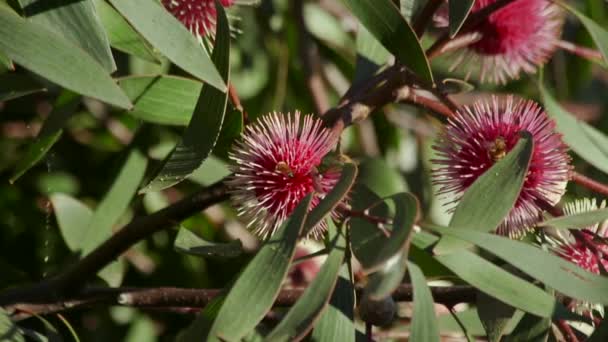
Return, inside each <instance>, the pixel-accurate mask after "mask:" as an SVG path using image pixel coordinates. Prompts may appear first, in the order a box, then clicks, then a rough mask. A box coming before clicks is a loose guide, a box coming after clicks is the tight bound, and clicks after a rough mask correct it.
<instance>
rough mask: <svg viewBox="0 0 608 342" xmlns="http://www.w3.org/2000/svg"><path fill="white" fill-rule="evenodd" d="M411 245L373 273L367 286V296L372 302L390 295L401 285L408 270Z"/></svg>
mask: <svg viewBox="0 0 608 342" xmlns="http://www.w3.org/2000/svg"><path fill="white" fill-rule="evenodd" d="M408 251H409V244H407V245H406V246H405V248H404V249H403V251H401V253H398V254H396V255H394V256H393V257H391V258H390V259H389V260H388V261H387V262H386V263H385V264H384V265H383V266H382V268H381V269H380V270H379V271H378V272H376V273H373V274H372V275H371V276H370V277H369V280H368V282H367V285H365V292H364V293H365V296H366V297H369V298H371V299H372V300H373V299H375V300H381V299H383V298H386V297H388V296H390V294H391V293H392V292H393V291H394V290H395V289H396V288H397V287H398V286H399V284H401V282H402V281H403V276H404V275H405V271H406V270H407V259H408Z"/></svg>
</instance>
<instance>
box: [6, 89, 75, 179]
mask: <svg viewBox="0 0 608 342" xmlns="http://www.w3.org/2000/svg"><path fill="white" fill-rule="evenodd" d="M79 103H80V96H78V95H77V94H74V93H72V92H71V91H67V90H64V91H63V93H62V94H61V95H59V97H58V98H57V100H55V105H54V107H53V111H52V112H51V114H49V116H48V117H47V118H46V120H44V124H43V125H42V128H41V129H40V132H38V136H37V137H36V139H35V140H34V141H33V142H32V143H31V144H30V146H29V147H28V149H27V151H26V152H25V153H24V155H23V156H22V157H21V159H20V160H19V162H18V163H17V166H16V167H15V173H14V174H13V176H12V177H11V179H10V182H11V183H14V182H15V181H16V180H17V179H19V177H21V176H22V175H23V174H24V173H25V172H27V171H28V170H29V169H31V168H32V167H33V166H34V165H36V164H38V162H40V160H42V158H44V156H45V155H46V154H47V153H48V151H50V150H51V148H52V147H53V145H54V144H55V143H56V142H57V140H59V137H61V134H62V133H63V126H64V125H65V124H66V122H67V121H68V119H69V118H70V117H71V116H72V114H73V113H74V111H75V110H76V107H77V106H78V104H79Z"/></svg>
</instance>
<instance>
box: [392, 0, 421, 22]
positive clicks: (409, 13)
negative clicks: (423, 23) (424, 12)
mask: <svg viewBox="0 0 608 342" xmlns="http://www.w3.org/2000/svg"><path fill="white" fill-rule="evenodd" d="M426 1H427V0H401V1H399V9H400V10H401V14H402V15H403V17H404V18H405V20H407V22H408V23H410V24H411V23H412V19H414V18H415V16H416V14H418V11H419V10H420V9H421V8H422V6H423V5H424V4H425V3H426Z"/></svg>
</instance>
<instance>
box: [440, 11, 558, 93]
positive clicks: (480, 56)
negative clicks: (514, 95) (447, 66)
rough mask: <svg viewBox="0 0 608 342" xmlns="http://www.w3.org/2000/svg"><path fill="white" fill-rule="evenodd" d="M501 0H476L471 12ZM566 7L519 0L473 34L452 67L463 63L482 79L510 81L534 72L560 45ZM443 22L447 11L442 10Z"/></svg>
mask: <svg viewBox="0 0 608 342" xmlns="http://www.w3.org/2000/svg"><path fill="white" fill-rule="evenodd" d="M496 1H497V0H476V1H475V4H474V5H473V8H472V10H471V13H472V14H474V13H476V12H479V11H480V10H482V9H483V8H485V7H486V6H488V5H491V4H493V3H494V2H496ZM564 17H565V16H564V11H563V10H562V9H561V7H559V6H558V5H556V4H554V3H552V2H551V1H549V0H516V1H513V2H512V3H510V4H508V5H506V6H504V7H503V8H501V9H499V10H497V11H495V12H494V13H492V14H491V15H490V16H489V17H488V18H487V19H486V20H484V21H483V22H482V23H481V24H479V25H477V26H476V27H475V28H473V29H471V31H468V32H463V33H464V34H469V36H470V38H471V39H472V40H474V43H472V44H470V45H469V46H467V47H466V48H464V49H462V50H458V55H455V56H454V59H455V62H454V63H453V64H452V67H451V71H452V70H453V69H455V68H457V67H459V66H462V67H464V68H465V69H466V70H467V78H468V77H469V76H470V74H471V73H472V72H475V73H477V74H478V76H479V78H480V80H481V81H482V82H484V81H486V80H488V81H490V82H493V83H502V84H504V83H506V82H507V80H510V79H517V78H519V74H520V73H522V72H525V73H534V72H536V69H537V68H538V67H539V66H542V65H543V64H545V63H546V62H547V61H548V60H549V58H550V57H551V55H553V52H554V51H555V50H556V49H557V43H558V41H559V39H560V36H561V30H562V26H563V23H564ZM437 21H438V23H439V24H440V26H444V25H445V24H446V23H447V15H445V13H443V14H440V15H439V18H438V20H437Z"/></svg>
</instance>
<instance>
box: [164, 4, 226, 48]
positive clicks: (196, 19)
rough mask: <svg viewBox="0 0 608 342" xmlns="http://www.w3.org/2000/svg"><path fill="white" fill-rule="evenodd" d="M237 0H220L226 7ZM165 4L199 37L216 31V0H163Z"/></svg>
mask: <svg viewBox="0 0 608 342" xmlns="http://www.w3.org/2000/svg"><path fill="white" fill-rule="evenodd" d="M236 1H237V0H220V3H221V4H222V6H224V7H230V6H232V5H233V4H234V3H235V2H236ZM162 4H163V6H165V8H166V9H167V10H168V11H169V12H171V14H173V16H174V17H176V18H177V19H178V20H179V21H181V23H182V24H184V26H186V28H188V30H190V32H192V34H194V35H195V36H196V37H198V38H199V39H202V38H204V37H206V36H207V35H213V34H214V33H215V21H216V17H217V13H216V9H215V1H214V0H162Z"/></svg>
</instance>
